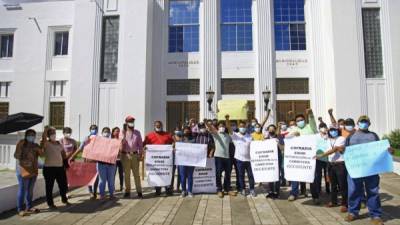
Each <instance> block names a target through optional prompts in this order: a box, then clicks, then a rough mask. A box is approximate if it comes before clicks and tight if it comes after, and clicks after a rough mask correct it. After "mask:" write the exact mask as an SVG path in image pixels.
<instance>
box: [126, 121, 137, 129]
mask: <svg viewBox="0 0 400 225" xmlns="http://www.w3.org/2000/svg"><path fill="white" fill-rule="evenodd" d="M127 124H128V127H130V128H132V127H134V126H135V123H134V122H129V123H127Z"/></svg>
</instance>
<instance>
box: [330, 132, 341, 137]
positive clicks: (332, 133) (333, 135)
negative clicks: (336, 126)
mask: <svg viewBox="0 0 400 225" xmlns="http://www.w3.org/2000/svg"><path fill="white" fill-rule="evenodd" d="M329 134H330V135H331V136H332V137H334V138H335V137H337V136H339V132H338V131H337V130H330V131H329Z"/></svg>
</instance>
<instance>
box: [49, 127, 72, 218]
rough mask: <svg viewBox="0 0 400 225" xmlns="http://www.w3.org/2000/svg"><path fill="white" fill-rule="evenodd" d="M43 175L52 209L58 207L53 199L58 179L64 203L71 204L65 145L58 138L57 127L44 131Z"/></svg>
mask: <svg viewBox="0 0 400 225" xmlns="http://www.w3.org/2000/svg"><path fill="white" fill-rule="evenodd" d="M42 140H43V146H42V147H43V156H44V158H45V159H44V166H43V177H44V180H45V183H46V201H47V205H48V206H49V208H50V209H53V210H54V209H57V207H56V206H55V205H54V200H53V187H54V182H55V181H57V184H58V189H59V191H60V196H61V201H62V203H64V204H66V205H69V204H70V203H69V202H68V198H67V191H68V183H67V174H66V171H65V168H64V163H63V160H64V159H66V154H65V152H64V148H63V146H62V145H61V144H60V142H58V141H57V140H56V129H54V128H52V127H50V128H49V129H47V130H45V131H44V133H43V138H42Z"/></svg>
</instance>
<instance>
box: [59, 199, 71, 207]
mask: <svg viewBox="0 0 400 225" xmlns="http://www.w3.org/2000/svg"><path fill="white" fill-rule="evenodd" d="M61 202H62V203H63V204H64V205H67V206H70V205H71V203H70V202H69V201H68V200H66V201H61Z"/></svg>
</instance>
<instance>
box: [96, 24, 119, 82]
mask: <svg viewBox="0 0 400 225" xmlns="http://www.w3.org/2000/svg"><path fill="white" fill-rule="evenodd" d="M102 39H103V40H102V65H101V73H100V74H101V75H100V81H101V82H115V81H117V75H118V43H119V17H118V16H110V17H105V18H104V20H103V37H102Z"/></svg>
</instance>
